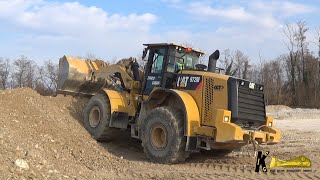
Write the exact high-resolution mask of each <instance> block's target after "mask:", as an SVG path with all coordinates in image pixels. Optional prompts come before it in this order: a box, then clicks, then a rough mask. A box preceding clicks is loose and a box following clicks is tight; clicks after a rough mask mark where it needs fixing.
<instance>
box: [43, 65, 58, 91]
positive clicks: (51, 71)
mask: <svg viewBox="0 0 320 180" xmlns="http://www.w3.org/2000/svg"><path fill="white" fill-rule="evenodd" d="M39 80H40V82H41V83H40V84H41V86H42V87H41V88H45V90H46V91H49V92H50V93H54V92H56V90H57V81H58V65H57V64H54V63H52V62H51V61H45V63H44V65H43V66H41V67H39ZM40 84H39V83H38V87H39V86H40ZM39 88H40V87H39ZM45 90H43V91H45Z"/></svg>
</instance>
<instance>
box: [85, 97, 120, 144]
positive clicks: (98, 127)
mask: <svg viewBox="0 0 320 180" xmlns="http://www.w3.org/2000/svg"><path fill="white" fill-rule="evenodd" d="M110 118H111V110H110V101H109V98H108V97H107V96H106V95H104V94H96V95H95V96H93V97H92V98H91V99H90V100H89V102H88V104H87V106H86V108H85V110H84V122H83V125H84V127H85V128H86V129H87V131H89V133H90V134H91V135H92V136H93V137H94V138H95V139H96V140H97V141H106V140H110V139H111V138H112V135H114V133H115V132H117V131H118V129H115V128H110V127H109V123H110Z"/></svg>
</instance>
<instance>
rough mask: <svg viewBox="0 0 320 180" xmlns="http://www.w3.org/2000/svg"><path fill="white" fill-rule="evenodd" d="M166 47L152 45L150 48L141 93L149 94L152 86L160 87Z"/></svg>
mask: <svg viewBox="0 0 320 180" xmlns="http://www.w3.org/2000/svg"><path fill="white" fill-rule="evenodd" d="M166 51H167V48H166V47H153V48H151V49H150V52H149V58H148V63H147V67H146V68H145V70H146V78H145V83H144V84H145V86H144V90H143V94H145V95H149V94H150V93H151V91H152V90H153V88H155V87H161V83H162V78H163V77H162V76H163V69H164V62H165V61H166V57H167V56H166V55H165V54H166Z"/></svg>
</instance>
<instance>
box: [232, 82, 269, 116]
mask: <svg viewBox="0 0 320 180" xmlns="http://www.w3.org/2000/svg"><path fill="white" fill-rule="evenodd" d="M265 114H266V113H265V104H264V96H263V91H260V90H257V89H254V90H251V89H249V88H246V87H242V86H239V89H238V118H239V119H246V120H253V121H265Z"/></svg>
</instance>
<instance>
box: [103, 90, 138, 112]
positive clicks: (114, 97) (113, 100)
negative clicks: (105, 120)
mask: <svg viewBox="0 0 320 180" xmlns="http://www.w3.org/2000/svg"><path fill="white" fill-rule="evenodd" d="M101 91H102V93H105V94H106V95H107V96H108V97H109V101H110V108H111V114H112V113H114V112H122V113H128V115H129V116H135V109H134V106H133V103H132V102H131V103H130V102H129V101H130V100H129V99H128V98H127V97H126V94H125V92H123V93H121V92H118V91H115V90H110V89H102V90H101Z"/></svg>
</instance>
